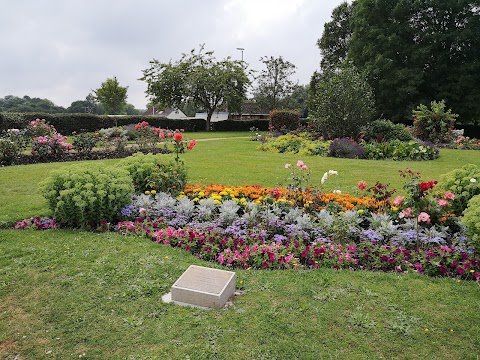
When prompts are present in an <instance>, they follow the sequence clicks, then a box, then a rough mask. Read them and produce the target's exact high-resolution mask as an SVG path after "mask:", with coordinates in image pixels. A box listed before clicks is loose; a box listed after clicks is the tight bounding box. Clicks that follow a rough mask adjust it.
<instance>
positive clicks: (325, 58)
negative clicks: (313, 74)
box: [317, 2, 353, 71]
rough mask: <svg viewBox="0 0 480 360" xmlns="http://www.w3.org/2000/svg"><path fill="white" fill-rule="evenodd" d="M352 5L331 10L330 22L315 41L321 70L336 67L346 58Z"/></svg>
mask: <svg viewBox="0 0 480 360" xmlns="http://www.w3.org/2000/svg"><path fill="white" fill-rule="evenodd" d="M352 10H353V4H350V5H349V4H348V3H347V2H344V3H342V4H340V5H339V6H337V7H336V8H335V9H333V12H332V21H329V22H326V23H325V25H324V26H323V34H322V37H321V38H320V39H318V41H317V46H318V47H319V49H320V53H321V56H322V60H321V61H320V67H321V68H322V70H324V71H325V70H330V69H334V68H336V67H338V66H339V65H340V64H341V63H342V61H344V60H345V59H346V58H347V54H348V44H349V41H350V38H351V37H352V25H351V21H352Z"/></svg>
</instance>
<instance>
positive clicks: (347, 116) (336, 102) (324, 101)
mask: <svg viewBox="0 0 480 360" xmlns="http://www.w3.org/2000/svg"><path fill="white" fill-rule="evenodd" d="M317 81H318V83H317V85H316V88H315V89H314V90H313V91H312V92H311V95H310V100H309V109H310V124H311V125H312V127H313V128H314V129H315V130H316V131H317V132H318V133H320V134H321V135H323V136H325V137H326V138H329V139H333V138H339V137H354V136H356V135H357V134H358V133H359V131H360V128H361V126H363V125H366V124H367V123H368V122H370V121H371V120H372V119H373V115H374V113H375V106H374V97H373V92H372V89H371V88H370V86H369V85H368V83H367V81H366V79H365V77H364V76H363V75H361V74H360V73H359V72H358V71H357V69H356V68H355V66H353V65H352V64H351V63H349V62H344V63H343V64H341V65H340V67H339V69H337V70H329V71H326V72H324V73H322V74H321V76H318V74H317Z"/></svg>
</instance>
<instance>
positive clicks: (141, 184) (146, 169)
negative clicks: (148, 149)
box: [119, 153, 163, 193]
mask: <svg viewBox="0 0 480 360" xmlns="http://www.w3.org/2000/svg"><path fill="white" fill-rule="evenodd" d="M162 156H163V155H153V154H142V153H136V154H134V155H132V156H129V157H127V158H125V159H123V160H122V161H120V163H119V165H120V166H123V167H124V168H126V169H127V170H128V172H129V173H130V176H131V177H132V180H133V186H134V188H135V192H136V193H144V192H145V191H147V190H151V189H150V187H149V182H150V181H151V179H150V178H151V175H152V172H153V171H154V170H155V168H156V165H157V164H158V163H160V162H161V158H162Z"/></svg>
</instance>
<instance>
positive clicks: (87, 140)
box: [73, 133, 98, 154]
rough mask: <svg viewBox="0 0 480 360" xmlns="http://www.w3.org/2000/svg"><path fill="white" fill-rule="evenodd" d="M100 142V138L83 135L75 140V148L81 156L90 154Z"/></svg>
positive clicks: (90, 134) (89, 134)
mask: <svg viewBox="0 0 480 360" xmlns="http://www.w3.org/2000/svg"><path fill="white" fill-rule="evenodd" d="M97 142H98V137H97V136H96V135H95V134H92V133H83V134H79V135H77V136H75V137H74V138H73V148H74V149H75V150H76V151H77V152H79V153H80V154H88V153H90V152H91V151H92V150H93V148H94V147H95V145H96V144H97Z"/></svg>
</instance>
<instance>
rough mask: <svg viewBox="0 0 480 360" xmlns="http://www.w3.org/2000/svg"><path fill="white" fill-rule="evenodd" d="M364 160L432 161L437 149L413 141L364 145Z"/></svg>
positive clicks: (436, 154)
mask: <svg viewBox="0 0 480 360" xmlns="http://www.w3.org/2000/svg"><path fill="white" fill-rule="evenodd" d="M363 146H364V148H365V158H366V159H372V160H382V159H392V160H410V161H421V160H433V159H436V158H438V156H439V151H438V149H437V148H436V147H435V146H433V144H432V145H430V144H428V143H421V142H417V141H415V140H410V141H400V140H392V141H389V142H383V143H366V144H363Z"/></svg>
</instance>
